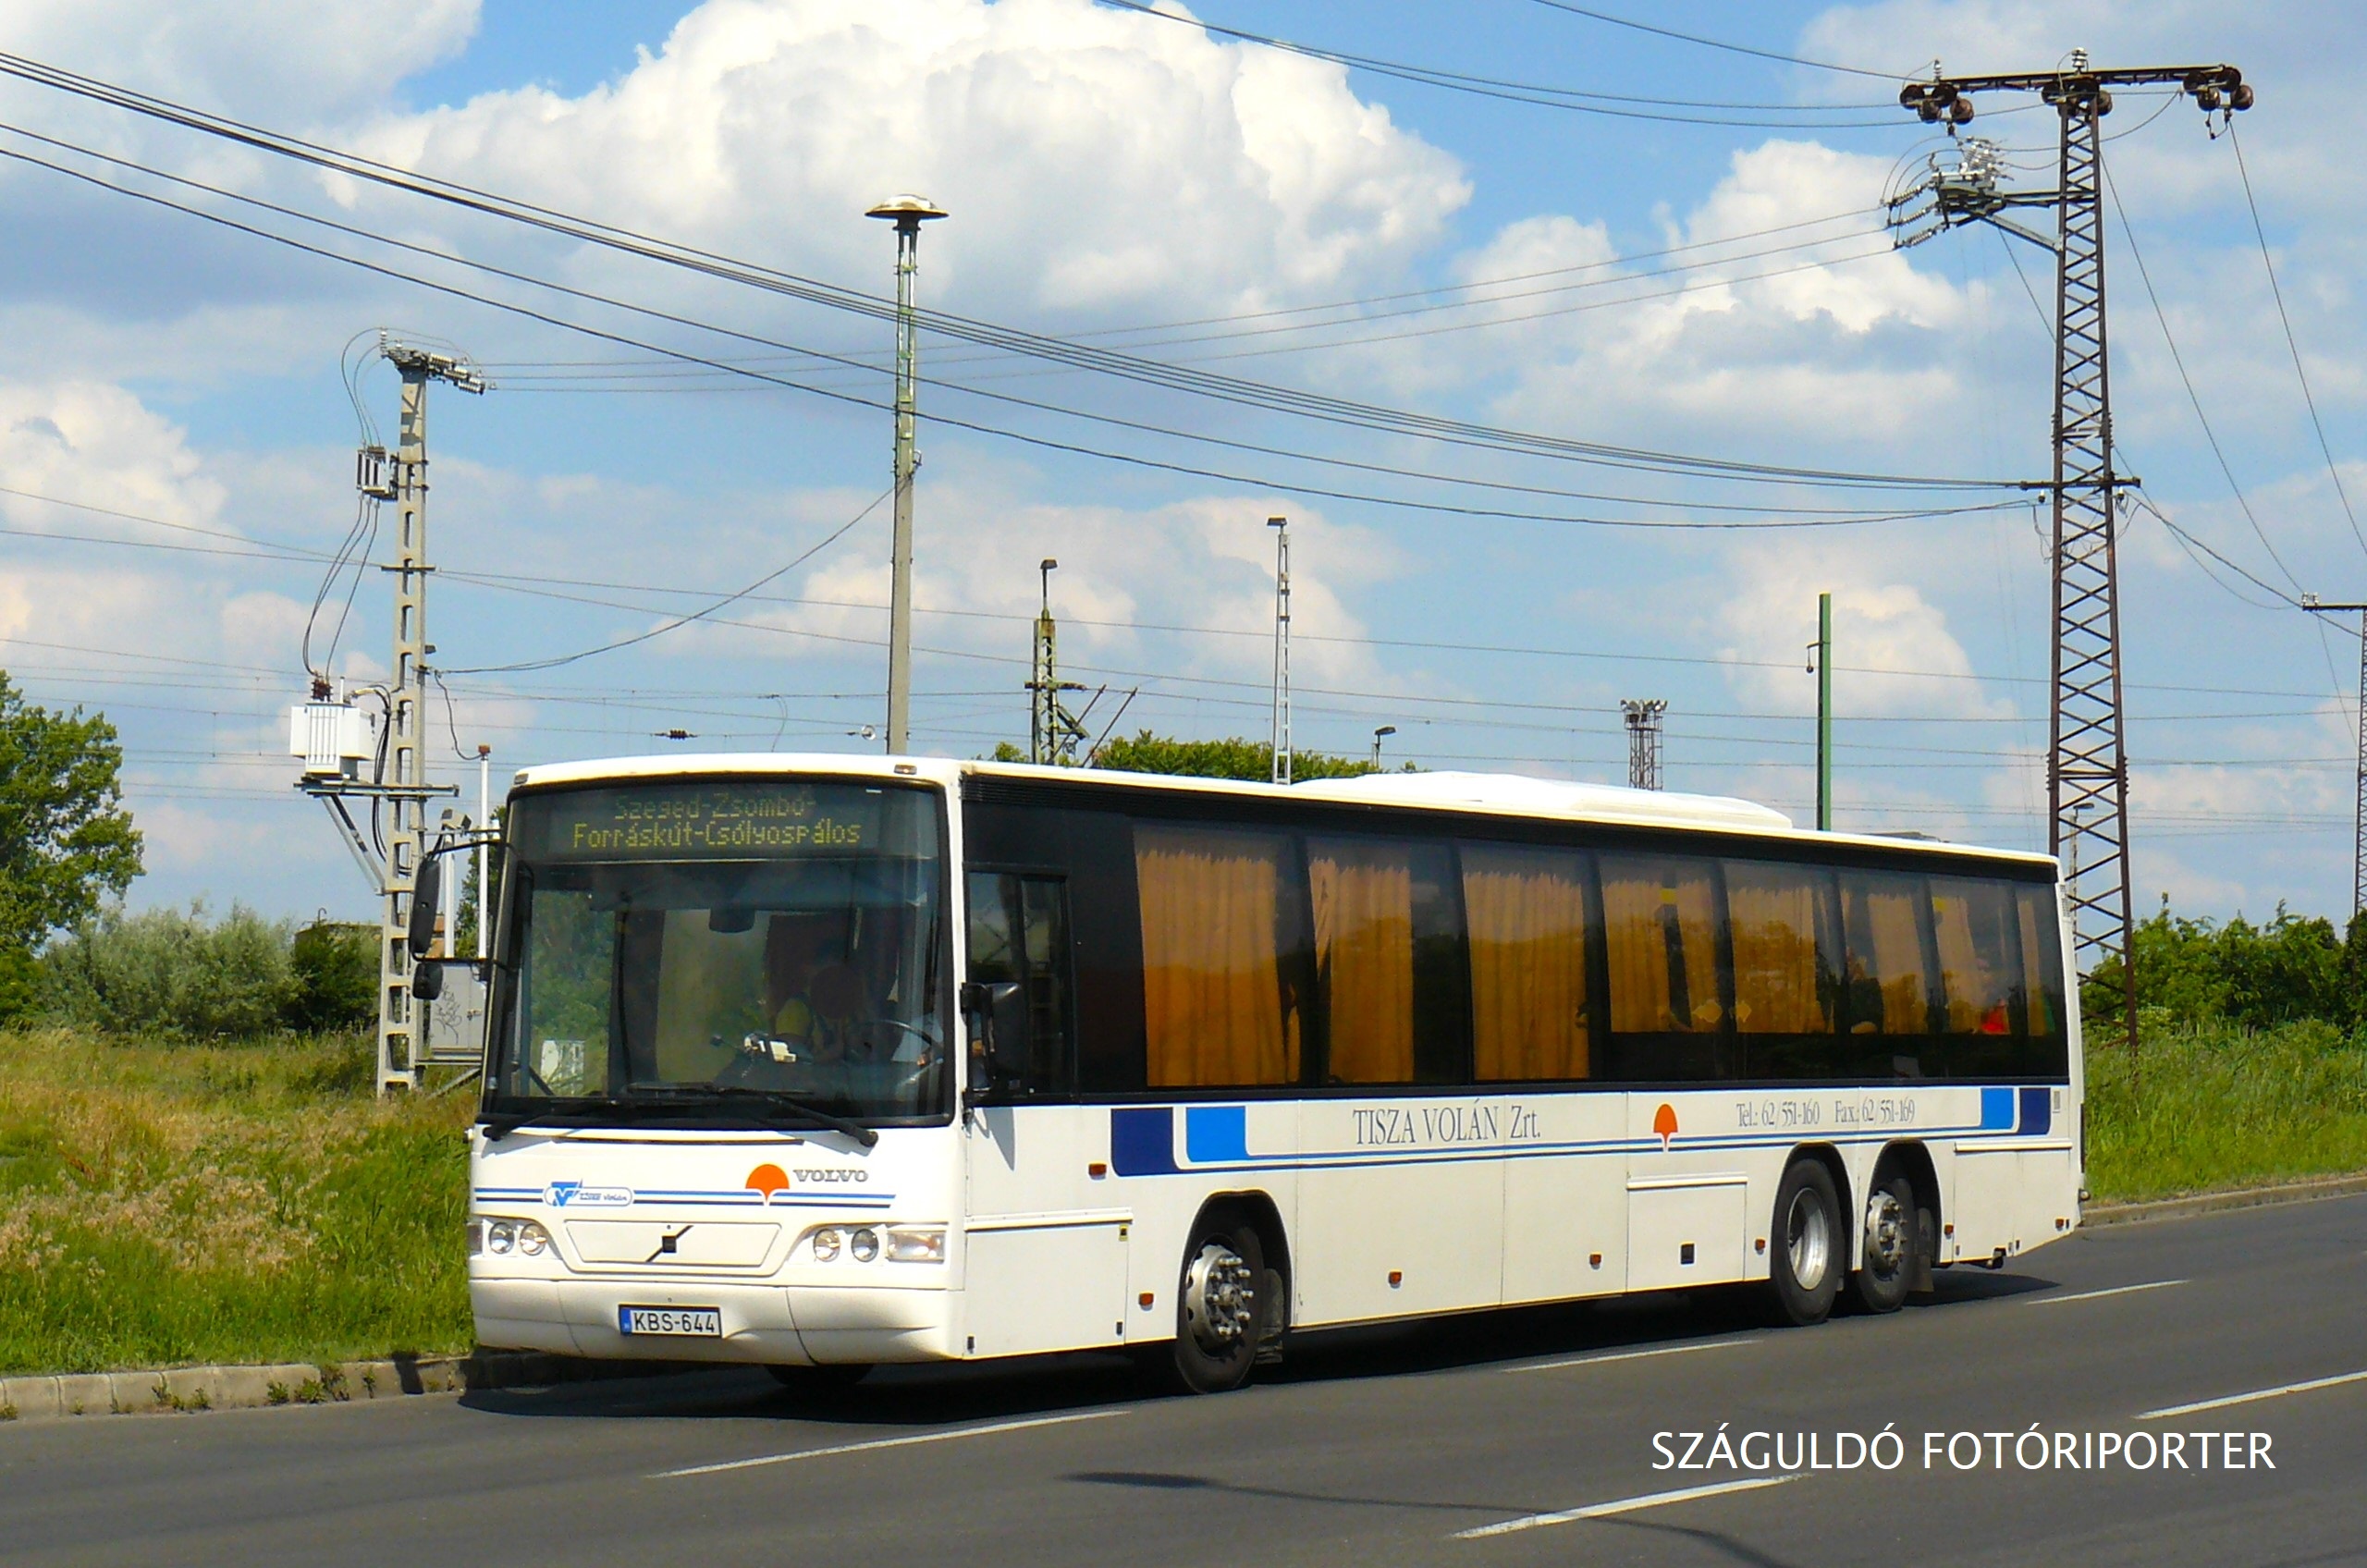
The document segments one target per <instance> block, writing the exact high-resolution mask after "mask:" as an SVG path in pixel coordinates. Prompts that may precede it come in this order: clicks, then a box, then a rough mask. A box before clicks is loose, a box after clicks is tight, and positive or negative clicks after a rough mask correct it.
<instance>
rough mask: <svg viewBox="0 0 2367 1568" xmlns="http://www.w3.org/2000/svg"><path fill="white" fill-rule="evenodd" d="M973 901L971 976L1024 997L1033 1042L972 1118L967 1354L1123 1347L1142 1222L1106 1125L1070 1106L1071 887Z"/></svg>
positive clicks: (988, 1087)
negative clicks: (1112, 1168)
mask: <svg viewBox="0 0 2367 1568" xmlns="http://www.w3.org/2000/svg"><path fill="white" fill-rule="evenodd" d="M966 892H967V894H968V906H969V920H968V940H969V953H968V959H969V978H970V980H971V981H972V982H973V983H976V984H984V985H989V986H992V985H1016V986H1019V987H1020V990H1021V993H1022V996H1023V997H1024V1001H1025V1015H1026V1023H1025V1033H1026V1035H1027V1039H1026V1050H1025V1058H1026V1069H1025V1071H1024V1073H1023V1074H1019V1075H1015V1076H1012V1077H1010V1078H1007V1079H1002V1080H1000V1081H995V1080H993V1079H988V1080H987V1081H985V1082H979V1081H977V1080H976V1079H975V1078H974V1081H973V1084H972V1096H973V1097H974V1099H975V1102H976V1103H973V1104H971V1105H969V1106H968V1107H967V1109H966V1110H965V1113H964V1115H963V1150H964V1154H965V1158H966V1160H967V1165H968V1170H967V1182H966V1188H967V1200H966V1209H967V1214H968V1219H967V1221H966V1225H965V1251H964V1281H965V1285H966V1289H965V1292H964V1299H965V1300H966V1302H967V1304H968V1313H969V1327H968V1329H967V1331H966V1334H967V1348H968V1350H969V1351H970V1353H971V1354H976V1355H1012V1354H1029V1353H1034V1352H1039V1351H1052V1350H1078V1349H1086V1348H1091V1347H1095V1346H1102V1345H1112V1344H1116V1343H1119V1342H1121V1341H1122V1340H1123V1338H1124V1334H1125V1317H1126V1314H1125V1295H1126V1254H1127V1242H1128V1237H1129V1232H1130V1231H1131V1230H1132V1225H1131V1219H1132V1216H1131V1215H1129V1214H1128V1213H1126V1212H1125V1211H1124V1210H1123V1209H1122V1208H1118V1207H1111V1206H1110V1204H1109V1202H1108V1200H1107V1198H1106V1197H1105V1195H1104V1194H1106V1192H1107V1190H1108V1189H1107V1179H1108V1174H1109V1158H1110V1151H1109V1147H1108V1145H1109V1122H1110V1118H1109V1113H1108V1112H1107V1111H1106V1110H1105V1111H1102V1112H1100V1113H1099V1114H1098V1116H1096V1115H1093V1114H1091V1113H1090V1112H1088V1111H1087V1110H1085V1109H1084V1108H1081V1107H1079V1106H1077V1105H1075V1104H1073V1103H1066V1102H1067V1100H1068V1091H1069V1089H1070V1088H1071V1087H1072V1086H1073V1084H1074V1082H1075V1077H1074V1066H1073V1064H1074V1048H1073V1042H1074V1027H1075V1023H1074V1021H1075V1010H1074V1007H1073V992H1072V983H1073V982H1072V976H1073V973H1074V968H1073V944H1072V937H1071V930H1070V923H1069V908H1068V889H1067V885H1066V883H1065V882H1064V881H1063V880H1062V879H1061V877H1058V876H1032V875H1025V874H1021V873H1014V872H991V871H976V872H972V873H971V874H970V876H969V880H968V883H967V885H966ZM973 1071H974V1073H976V1072H980V1071H981V1069H979V1068H978V1067H976V1066H975V1065H974V1069H973Z"/></svg>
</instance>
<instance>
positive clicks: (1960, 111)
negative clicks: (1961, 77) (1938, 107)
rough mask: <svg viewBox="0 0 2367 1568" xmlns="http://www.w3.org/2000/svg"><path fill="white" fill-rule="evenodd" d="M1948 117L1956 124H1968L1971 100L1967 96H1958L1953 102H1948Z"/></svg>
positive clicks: (1970, 121)
mask: <svg viewBox="0 0 2367 1568" xmlns="http://www.w3.org/2000/svg"><path fill="white" fill-rule="evenodd" d="M1948 118H1950V119H1952V120H1954V121H1956V124H1958V125H1970V124H1971V123H1972V100H1971V99H1969V98H1959V99H1957V100H1956V102H1955V103H1953V104H1949V105H1948Z"/></svg>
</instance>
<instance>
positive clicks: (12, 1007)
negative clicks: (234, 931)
mask: <svg viewBox="0 0 2367 1568" xmlns="http://www.w3.org/2000/svg"><path fill="white" fill-rule="evenodd" d="M122 769H123V747H122V745H121V744H120V743H119V742H118V741H117V739H116V731H115V726H113V725H112V724H109V723H108V722H107V721H106V719H105V717H104V716H102V715H95V714H94V715H92V716H91V717H87V718H86V717H83V715H82V710H81V709H80V708H79V707H78V708H76V709H75V710H74V711H73V712H72V713H70V714H62V713H54V712H52V711H50V710H49V709H47V708H44V707H40V706H38V705H36V704H31V703H28V702H26V701H25V699H24V694H23V693H22V692H18V690H17V689H16V687H14V686H13V685H11V684H9V681H8V677H7V673H6V671H5V670H0V1019H5V1018H9V1017H14V1016H16V1015H18V1014H20V1013H22V1012H24V1011H26V1010H27V1009H29V1008H30V1007H31V1005H32V1002H33V998H34V993H35V988H36V985H37V980H38V976H37V974H36V969H35V965H34V962H33V959H34V955H35V954H36V953H37V952H39V951H40V949H41V947H42V944H43V942H45V941H47V940H48V938H49V937H50V935H51V934H52V933H53V932H55V931H59V930H62V929H64V928H66V927H67V926H70V925H76V924H77V923H79V922H81V921H85V920H88V919H89V918H90V917H91V916H92V914H94V913H97V911H98V908H99V904H100V902H101V900H104V898H106V897H107V896H108V895H110V894H120V893H122V891H123V890H124V889H125V888H128V887H129V886H130V885H131V879H132V878H133V877H135V876H139V875H140V870H141V863H140V848H141V844H140V830H139V829H138V828H136V827H133V826H132V825H131V814H130V813H129V812H128V811H126V810H124V809H123V793H122V790H121V787H120V785H119V782H118V779H119V776H120V774H121V772H122Z"/></svg>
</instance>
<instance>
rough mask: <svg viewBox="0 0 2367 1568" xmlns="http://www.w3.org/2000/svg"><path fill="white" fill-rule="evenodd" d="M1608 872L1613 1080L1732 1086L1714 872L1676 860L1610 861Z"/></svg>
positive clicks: (1706, 865) (1606, 860) (1605, 905)
mask: <svg viewBox="0 0 2367 1568" xmlns="http://www.w3.org/2000/svg"><path fill="white" fill-rule="evenodd" d="M1601 866H1602V918H1603V929H1604V936H1605V937H1606V947H1607V950H1608V954H1609V959H1610V964H1611V1031H1612V1034H1613V1036H1614V1039H1613V1047H1614V1048H1615V1049H1616V1050H1617V1051H1618V1053H1619V1056H1620V1060H1619V1063H1618V1072H1617V1074H1616V1075H1617V1076H1619V1077H1621V1078H1625V1079H1629V1080H1633V1081H1639V1082H1650V1081H1652V1080H1656V1079H1697V1078H1716V1077H1723V1076H1725V1075H1726V1073H1727V1063H1726V1062H1725V1060H1723V1059H1724V1057H1725V1055H1726V1052H1725V1050H1724V1049H1723V1047H1724V1045H1725V1043H1726V1041H1727V1039H1728V1037H1729V1035H1730V1020H1729V1017H1728V1013H1727V1011H1726V1006H1725V1004H1724V1003H1723V1001H1722V1000H1721V999H1720V991H1721V988H1722V987H1721V986H1720V980H1719V962H1718V925H1719V918H1718V917H1719V904H1720V899H1719V895H1718V885H1717V880H1716V874H1715V867H1714V866H1713V865H1712V864H1711V863H1710V862H1709V861H1706V860H1698V859H1694V858H1692V857H1689V856H1674V855H1651V856H1645V855H1605V856H1603V857H1602V861H1601ZM1619 1035H1629V1036H1637V1038H1631V1039H1629V1040H1626V1041H1622V1040H1619V1039H1617V1038H1616V1036H1619Z"/></svg>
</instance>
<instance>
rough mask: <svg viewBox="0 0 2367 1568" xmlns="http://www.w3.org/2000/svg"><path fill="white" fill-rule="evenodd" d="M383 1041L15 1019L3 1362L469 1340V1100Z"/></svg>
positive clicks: (6, 1369) (2, 1061) (9, 1048)
mask: <svg viewBox="0 0 2367 1568" xmlns="http://www.w3.org/2000/svg"><path fill="white" fill-rule="evenodd" d="M370 1077H371V1070H370V1058H369V1047H368V1045H367V1043H366V1042H357V1041H353V1040H337V1039H330V1040H316V1041H307V1040H294V1041H289V1040H276V1041H264V1042H257V1043H252V1044H238V1045H226V1046H168V1045H161V1044H155V1043H151V1042H143V1041H122V1042H118V1041H112V1040H100V1039H94V1038H92V1037H91V1036H89V1035H83V1034H80V1033H75V1032H68V1031H62V1030H59V1031H41V1032H34V1033H24V1034H9V1033H0V1373H14V1372H59V1371H98V1370H105V1369H112V1368H120V1367H137V1366H171V1365H174V1364H178V1363H189V1362H249V1363H251V1362H264V1361H315V1362H318V1361H343V1360H350V1359H354V1358H358V1357H364V1356H380V1355H386V1354H390V1353H393V1352H398V1351H412V1352H418V1353H422V1354H435V1353H448V1352H454V1351H465V1350H466V1349H468V1348H469V1345H470V1342H471V1335H470V1321H469V1304H468V1291H467V1285H466V1280H465V1279H464V1276H463V1272H462V1266H463V1260H462V1256H461V1245H460V1228H461V1224H462V1221H463V1220H464V1219H465V1218H466V1216H467V1209H468V1199H467V1168H466V1159H465V1157H464V1149H463V1145H462V1144H461V1141H460V1129H461V1128H462V1127H463V1126H464V1125H465V1124H466V1122H467V1120H468V1110H469V1108H468V1105H467V1104H466V1103H465V1100H464V1098H456V1099H446V1100H438V1101H417V1102H396V1103H393V1104H390V1105H386V1106H380V1105H377V1104H375V1103H374V1102H373V1100H372V1099H371V1097H370V1087H369V1086H370Z"/></svg>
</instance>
